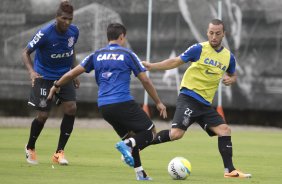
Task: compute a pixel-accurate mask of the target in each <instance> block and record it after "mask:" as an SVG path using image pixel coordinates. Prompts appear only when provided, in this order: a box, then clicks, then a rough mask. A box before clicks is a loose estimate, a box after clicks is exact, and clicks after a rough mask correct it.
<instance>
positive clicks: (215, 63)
mask: <svg viewBox="0 0 282 184" xmlns="http://www.w3.org/2000/svg"><path fill="white" fill-rule="evenodd" d="M204 63H205V64H208V65H212V66H216V67H218V68H220V69H221V70H223V71H226V66H224V65H223V64H222V63H221V62H219V61H214V60H212V59H210V58H206V59H205V60H204Z"/></svg>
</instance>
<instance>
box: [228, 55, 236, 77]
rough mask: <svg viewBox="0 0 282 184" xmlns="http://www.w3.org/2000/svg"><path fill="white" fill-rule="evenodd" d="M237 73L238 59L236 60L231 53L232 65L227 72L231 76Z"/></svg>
mask: <svg viewBox="0 0 282 184" xmlns="http://www.w3.org/2000/svg"><path fill="white" fill-rule="evenodd" d="M235 71H236V59H235V57H234V55H233V54H232V53H231V56H230V64H229V66H228V68H227V70H226V72H227V73H229V74H233V73H235Z"/></svg>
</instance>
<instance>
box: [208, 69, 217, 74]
mask: <svg viewBox="0 0 282 184" xmlns="http://www.w3.org/2000/svg"><path fill="white" fill-rule="evenodd" d="M206 74H209V75H210V74H216V72H210V71H209V70H208V69H206Z"/></svg>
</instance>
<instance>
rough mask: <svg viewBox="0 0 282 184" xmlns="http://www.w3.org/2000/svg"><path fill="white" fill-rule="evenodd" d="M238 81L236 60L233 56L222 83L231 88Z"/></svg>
mask: <svg viewBox="0 0 282 184" xmlns="http://www.w3.org/2000/svg"><path fill="white" fill-rule="evenodd" d="M236 79H237V73H236V59H235V57H234V55H233V54H231V57H230V64H229V66H228V68H227V70H226V74H225V75H224V76H223V79H222V83H223V84H224V85H225V86H230V85H231V84H233V83H235V82H236Z"/></svg>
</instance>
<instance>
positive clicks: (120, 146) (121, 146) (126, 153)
mask: <svg viewBox="0 0 282 184" xmlns="http://www.w3.org/2000/svg"><path fill="white" fill-rule="evenodd" d="M116 149H117V150H118V151H119V152H120V153H121V154H122V155H123V157H124V161H125V163H126V164H127V165H129V166H130V167H133V166H134V159H133V157H132V155H131V148H130V147H129V146H127V145H126V144H125V143H124V142H123V141H120V142H118V143H117V144H116Z"/></svg>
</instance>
